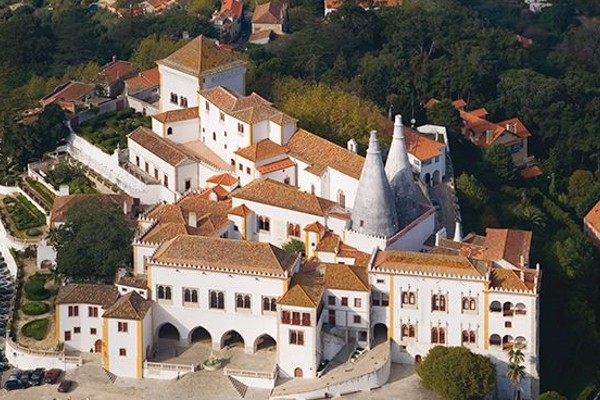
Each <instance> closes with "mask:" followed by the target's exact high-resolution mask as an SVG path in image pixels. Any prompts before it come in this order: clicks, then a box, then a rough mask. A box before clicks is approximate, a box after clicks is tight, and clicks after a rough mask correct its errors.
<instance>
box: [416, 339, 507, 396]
mask: <svg viewBox="0 0 600 400" xmlns="http://www.w3.org/2000/svg"><path fill="white" fill-rule="evenodd" d="M417 373H418V374H419V376H420V377H421V379H422V380H423V384H424V385H425V386H426V387H428V388H430V389H432V390H434V391H435V392H436V393H437V394H438V395H440V396H441V397H442V398H443V399H445V400H476V399H482V398H484V397H485V396H487V395H488V394H489V393H490V392H491V391H492V390H493V389H494V385H495V383H496V371H495V368H494V365H493V364H492V362H491V361H490V359H489V358H487V357H485V356H482V355H480V354H474V353H472V352H471V351H470V350H469V349H467V348H465V347H443V346H436V347H434V348H433V349H431V350H430V351H429V353H428V354H427V357H425V360H423V362H422V363H421V364H419V365H418V366H417Z"/></svg>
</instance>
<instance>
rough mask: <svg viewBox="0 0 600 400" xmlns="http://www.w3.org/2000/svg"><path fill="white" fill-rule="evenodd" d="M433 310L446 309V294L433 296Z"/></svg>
mask: <svg viewBox="0 0 600 400" xmlns="http://www.w3.org/2000/svg"><path fill="white" fill-rule="evenodd" d="M431 310H432V311H446V296H445V295H443V294H440V295H437V294H434V295H433V296H432V297H431Z"/></svg>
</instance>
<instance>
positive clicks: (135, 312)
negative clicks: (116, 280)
mask: <svg viewBox="0 0 600 400" xmlns="http://www.w3.org/2000/svg"><path fill="white" fill-rule="evenodd" d="M151 307H152V300H147V299H144V298H143V297H142V296H141V295H140V294H139V293H138V292H135V291H133V292H129V293H127V294H126V295H124V296H121V297H120V298H119V299H118V300H117V301H116V302H115V303H114V304H113V305H111V306H110V307H109V308H108V309H107V310H106V311H105V312H104V314H102V317H103V318H117V319H133V320H138V321H141V320H143V319H144V317H145V316H146V313H147V312H148V311H149V310H150V308H151Z"/></svg>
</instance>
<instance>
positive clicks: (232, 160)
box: [231, 158, 235, 167]
mask: <svg viewBox="0 0 600 400" xmlns="http://www.w3.org/2000/svg"><path fill="white" fill-rule="evenodd" d="M231 165H233V166H234V167H235V160H234V159H233V158H232V159H231Z"/></svg>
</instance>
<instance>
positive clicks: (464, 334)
mask: <svg viewBox="0 0 600 400" xmlns="http://www.w3.org/2000/svg"><path fill="white" fill-rule="evenodd" d="M462 342H463V343H469V332H468V331H462Z"/></svg>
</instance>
